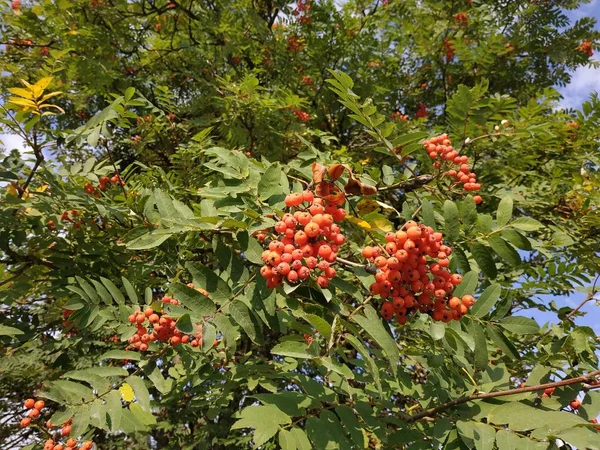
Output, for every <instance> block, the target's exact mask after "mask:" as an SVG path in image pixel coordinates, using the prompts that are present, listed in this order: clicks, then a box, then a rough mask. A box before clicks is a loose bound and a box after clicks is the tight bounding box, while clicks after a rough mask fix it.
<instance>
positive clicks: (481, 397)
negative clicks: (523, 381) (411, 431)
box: [406, 370, 600, 423]
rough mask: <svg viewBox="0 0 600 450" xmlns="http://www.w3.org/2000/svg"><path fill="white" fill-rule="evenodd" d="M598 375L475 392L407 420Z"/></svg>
mask: <svg viewBox="0 0 600 450" xmlns="http://www.w3.org/2000/svg"><path fill="white" fill-rule="evenodd" d="M598 375H600V370H596V371H594V372H591V373H589V374H587V375H583V376H581V377H575V378H569V379H567V380H562V381H557V382H555V383H545V384H538V385H536V386H526V387H523V388H516V389H509V390H507V391H499V392H487V393H486V392H483V393H479V394H473V395H469V396H466V397H461V398H457V399H456V400H452V401H450V402H447V403H444V404H443V405H438V406H436V407H434V408H429V409H427V410H425V411H423V412H420V413H419V414H414V415H412V416H410V417H409V418H408V419H407V420H406V421H407V422H408V423H412V422H416V421H418V420H420V419H423V418H425V417H432V416H436V415H437V414H438V413H440V412H442V411H445V410H446V409H449V408H452V407H454V406H457V405H461V404H463V403H467V402H471V401H473V400H484V399H487V398H495V397H504V396H506V395H513V394H522V393H525V392H534V391H540V390H544V389H548V388H556V387H560V386H568V385H571V384H576V383H585V382H587V381H589V379H590V378H592V377H596V376H598Z"/></svg>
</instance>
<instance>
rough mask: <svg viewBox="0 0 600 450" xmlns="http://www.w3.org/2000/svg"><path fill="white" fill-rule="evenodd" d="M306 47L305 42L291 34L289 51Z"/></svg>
mask: <svg viewBox="0 0 600 450" xmlns="http://www.w3.org/2000/svg"><path fill="white" fill-rule="evenodd" d="M303 48H304V42H303V41H302V40H301V39H300V38H298V37H296V36H290V37H289V38H288V40H287V50H288V52H299V51H301V50H302V49H303Z"/></svg>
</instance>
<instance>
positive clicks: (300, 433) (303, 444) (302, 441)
mask: <svg viewBox="0 0 600 450" xmlns="http://www.w3.org/2000/svg"><path fill="white" fill-rule="evenodd" d="M290 432H291V433H292V435H293V436H294V439H295V440H296V448H297V449H298V450H312V445H310V441H309V440H308V437H307V436H306V433H305V432H304V430H302V429H301V428H297V427H293V428H292V429H291V430H290Z"/></svg>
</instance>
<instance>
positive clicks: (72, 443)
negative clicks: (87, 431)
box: [44, 438, 94, 450]
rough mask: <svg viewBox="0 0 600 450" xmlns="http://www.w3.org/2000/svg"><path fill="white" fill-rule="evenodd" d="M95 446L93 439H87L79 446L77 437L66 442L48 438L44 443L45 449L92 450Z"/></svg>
mask: <svg viewBox="0 0 600 450" xmlns="http://www.w3.org/2000/svg"><path fill="white" fill-rule="evenodd" d="M93 446H94V443H93V442H92V441H85V442H84V443H83V444H81V447H77V440H76V439H72V438H71V439H68V440H67V442H65V444H64V445H63V444H60V443H58V442H55V441H54V440H53V439H48V440H47V441H46V443H45V444H44V450H91V449H92V447H93Z"/></svg>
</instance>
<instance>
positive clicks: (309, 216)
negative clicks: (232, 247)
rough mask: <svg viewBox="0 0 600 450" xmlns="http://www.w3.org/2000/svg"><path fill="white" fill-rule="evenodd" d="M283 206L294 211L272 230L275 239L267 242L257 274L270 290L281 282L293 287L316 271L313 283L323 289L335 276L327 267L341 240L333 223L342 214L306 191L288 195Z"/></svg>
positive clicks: (331, 203) (332, 259) (342, 210)
mask: <svg viewBox="0 0 600 450" xmlns="http://www.w3.org/2000/svg"><path fill="white" fill-rule="evenodd" d="M285 204H286V205H287V206H288V207H290V208H295V211H294V213H293V214H292V213H288V214H285V215H284V216H283V217H282V218H281V220H280V221H279V222H277V223H276V224H275V226H274V227H273V229H274V232H275V233H276V234H277V235H278V236H277V237H278V239H276V240H273V241H271V242H270V243H269V247H268V249H267V250H265V251H264V252H263V254H262V260H263V261H264V262H265V265H264V266H263V267H262V268H261V269H260V274H261V275H262V276H263V277H264V278H266V280H267V286H268V287H269V288H271V289H274V288H275V287H277V286H280V285H282V284H283V281H284V280H286V281H287V282H288V283H290V284H295V283H297V282H298V281H300V280H305V279H307V278H309V277H310V276H311V274H312V273H313V271H315V272H316V271H319V272H320V273H321V275H319V276H318V277H317V283H318V285H319V286H321V287H323V288H325V287H327V285H328V284H329V280H330V279H331V278H333V277H335V274H336V272H335V269H334V268H333V267H331V264H332V263H333V262H335V260H336V258H337V252H338V249H339V246H340V245H342V244H343V243H344V241H345V236H344V235H343V234H342V233H341V231H340V227H339V225H338V224H337V223H335V222H340V221H342V220H343V219H344V217H345V216H346V211H345V210H344V209H343V208H339V207H338V205H336V204H335V203H333V202H328V201H324V200H323V199H321V198H319V197H315V195H314V193H313V192H312V191H308V190H307V191H304V192H296V193H293V194H290V195H288V196H287V197H286V199H285ZM307 205H308V206H307Z"/></svg>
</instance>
